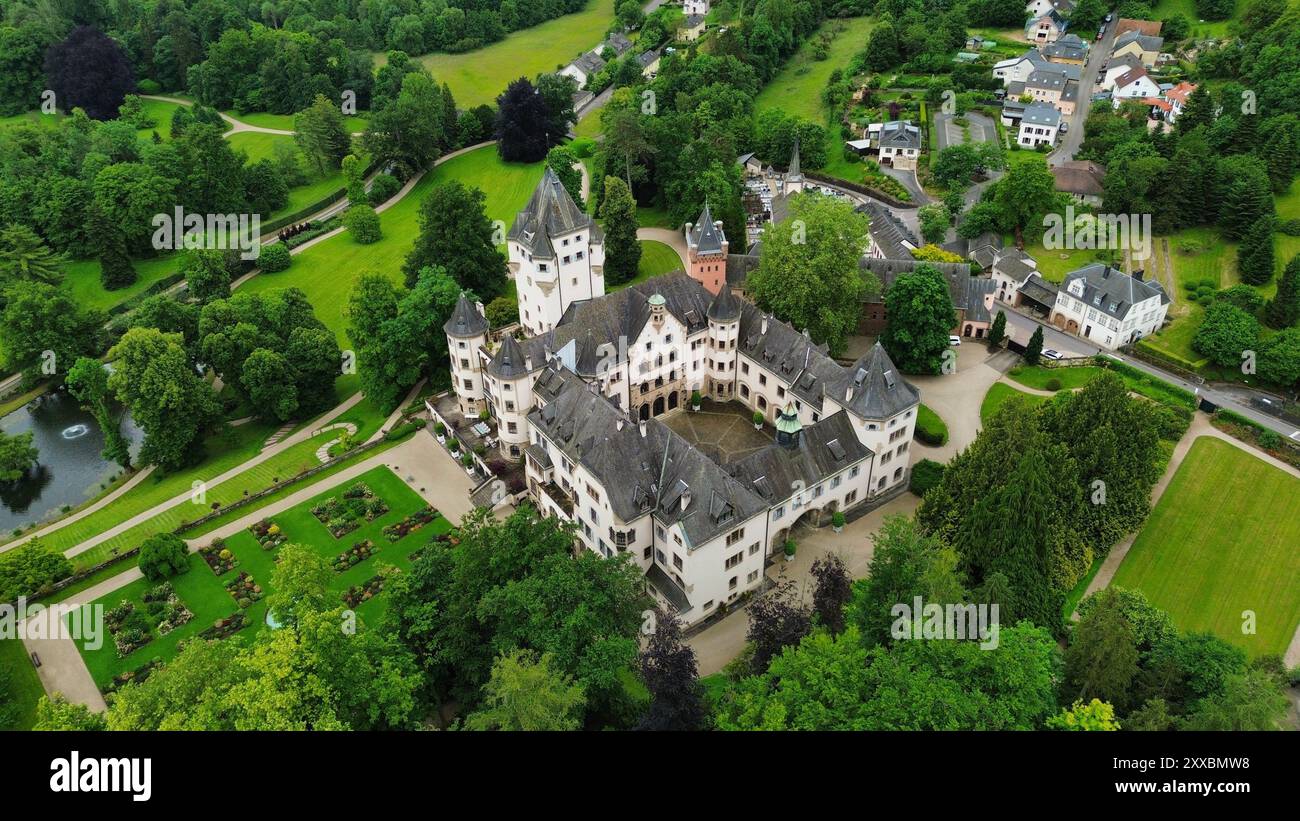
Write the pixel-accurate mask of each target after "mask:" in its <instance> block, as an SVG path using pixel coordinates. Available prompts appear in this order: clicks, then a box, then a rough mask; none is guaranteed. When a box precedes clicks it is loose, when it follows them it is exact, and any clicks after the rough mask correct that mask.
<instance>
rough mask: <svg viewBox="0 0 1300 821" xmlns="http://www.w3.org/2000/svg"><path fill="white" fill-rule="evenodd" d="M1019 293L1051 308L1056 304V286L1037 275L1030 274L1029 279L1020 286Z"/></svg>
mask: <svg viewBox="0 0 1300 821" xmlns="http://www.w3.org/2000/svg"><path fill="white" fill-rule="evenodd" d="M1020 293H1021V294H1022V295H1024V296H1027V297H1029V298H1030V299H1032V300H1034V301H1036V302H1040V303H1042V304H1043V305H1047V306H1051V305H1054V304H1055V303H1056V286H1055V285H1053V284H1052V283H1050V282H1048V281H1047V280H1045V279H1043V278H1042V277H1041V276H1039V275H1038V274H1037V273H1035V274H1031V275H1030V277H1029V279H1027V280H1025V282H1024V284H1023V285H1021V286H1020Z"/></svg>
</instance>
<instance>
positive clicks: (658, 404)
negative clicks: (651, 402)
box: [654, 396, 664, 416]
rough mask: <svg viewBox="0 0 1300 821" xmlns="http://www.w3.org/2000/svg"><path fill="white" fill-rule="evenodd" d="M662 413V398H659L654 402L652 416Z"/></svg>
mask: <svg viewBox="0 0 1300 821" xmlns="http://www.w3.org/2000/svg"><path fill="white" fill-rule="evenodd" d="M663 412H664V398H663V397H662V396H661V397H659V398H658V399H656V400H655V409H654V415H655V416H658V415H659V414H661V413H663Z"/></svg>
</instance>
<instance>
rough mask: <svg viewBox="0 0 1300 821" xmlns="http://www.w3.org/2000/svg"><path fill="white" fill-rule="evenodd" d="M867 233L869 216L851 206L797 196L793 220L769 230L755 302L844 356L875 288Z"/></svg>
mask: <svg viewBox="0 0 1300 821" xmlns="http://www.w3.org/2000/svg"><path fill="white" fill-rule="evenodd" d="M866 235H867V220H866V217H864V216H863V215H861V214H859V213H857V212H855V211H854V210H853V207H852V206H851V205H849V204H847V203H844V202H841V201H839V200H834V199H831V198H829V197H821V196H818V195H815V194H800V195H797V196H796V197H794V199H793V200H792V201H791V203H790V216H789V218H787V219H785V220H783V221H782V222H780V223H776V224H773V225H769V226H768V227H767V228H766V229H764V231H763V256H762V260H761V262H760V264H759V266H758V268H757V269H756V270H755V271H754V272H753V273H751V274H750V276H749V283H748V287H749V288H750V290H751V292H752V293H753V297H754V301H755V302H757V303H758V305H759V306H760V307H762V308H764V309H765V310H769V311H772V312H773V313H774V314H776V316H777V317H778V318H779V319H783V320H785V321H787V322H789V323H791V324H792V325H794V326H795V327H796V328H807V329H808V331H809V333H810V334H811V336H812V338H813V340H814V341H816V342H819V343H821V342H825V343H826V344H827V345H829V346H830V350H831V353H832V354H837V353H839V352H840V351H842V350H843V349H844V345H845V341H846V339H847V337H848V335H849V334H850V333H851V332H852V330H853V328H854V327H855V326H856V325H857V321H858V317H859V315H860V314H861V312H862V295H863V293H864V292H866V290H867V289H868V287H870V286H872V285H873V284H874V283H872V282H871V281H870V280H869V276H870V275H869V274H864V273H863V272H862V270H861V269H860V268H859V265H858V263H859V260H860V259H861V258H862V249H863V248H865V247H866ZM949 308H950V309H951V305H950V306H949ZM949 327H951V326H949Z"/></svg>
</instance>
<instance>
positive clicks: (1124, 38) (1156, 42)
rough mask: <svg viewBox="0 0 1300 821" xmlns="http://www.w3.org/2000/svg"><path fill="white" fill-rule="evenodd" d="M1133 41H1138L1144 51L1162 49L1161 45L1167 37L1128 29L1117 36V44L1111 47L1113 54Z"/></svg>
mask: <svg viewBox="0 0 1300 821" xmlns="http://www.w3.org/2000/svg"><path fill="white" fill-rule="evenodd" d="M1131 43H1137V44H1138V46H1139V47H1140V48H1141V49H1142V50H1143V51H1160V47H1161V46H1163V45H1164V43H1165V38H1163V37H1156V36H1153V35H1150V34H1143V33H1141V32H1139V31H1126V32H1124V33H1123V34H1121V35H1119V36H1118V37H1116V38H1115V45H1114V46H1112V47H1111V53H1112V54H1113V53H1115V52H1116V51H1119V50H1120V49H1121V48H1124V47H1125V46H1127V45H1129V44H1131Z"/></svg>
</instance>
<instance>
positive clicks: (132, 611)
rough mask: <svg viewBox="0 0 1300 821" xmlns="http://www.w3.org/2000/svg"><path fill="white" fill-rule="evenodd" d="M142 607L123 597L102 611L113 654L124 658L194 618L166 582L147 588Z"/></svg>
mask: <svg viewBox="0 0 1300 821" xmlns="http://www.w3.org/2000/svg"><path fill="white" fill-rule="evenodd" d="M143 604H144V606H143V607H137V606H136V605H135V602H132V601H130V600H127V599H123V600H122V602H121V603H120V604H118V606H117V607H114V608H113V609H112V610H109V611H108V612H107V613H106V614H104V626H105V627H107V628H108V632H109V633H110V634H111V635H112V636H113V644H114V645H115V646H116V647H117V654H118V656H120V657H125V656H128V655H130V654H131V653H134V652H135V651H136V650H139V649H140V648H141V647H144V646H145V645H146V644H148V643H149V642H151V641H153V640H154V639H155V638H157V637H158V636H165V635H167V634H168V633H170V632H171V631H173V630H175V629H176V628H177V627H180V626H181V625H183V624H186V623H187V622H189V620H190V619H192V618H194V614H193V613H191V612H190V610H189V608H187V607H186V606H185V605H184V604H182V603H181V600H180V599H179V598H177V597H176V591H175V590H173V589H172V586H171V583H170V582H163V583H162V584H160V585H158V586H157V587H153V588H150V590H149V591H148V592H147V593H145V595H144V603H143Z"/></svg>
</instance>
